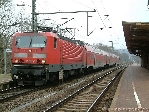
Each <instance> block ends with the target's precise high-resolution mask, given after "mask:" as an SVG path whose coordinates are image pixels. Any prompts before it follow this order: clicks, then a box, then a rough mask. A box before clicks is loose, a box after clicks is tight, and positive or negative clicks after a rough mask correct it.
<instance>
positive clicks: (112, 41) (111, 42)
mask: <svg viewBox="0 0 149 112" xmlns="http://www.w3.org/2000/svg"><path fill="white" fill-rule="evenodd" d="M109 42H111V43H112V49H114V47H113V41H109Z"/></svg>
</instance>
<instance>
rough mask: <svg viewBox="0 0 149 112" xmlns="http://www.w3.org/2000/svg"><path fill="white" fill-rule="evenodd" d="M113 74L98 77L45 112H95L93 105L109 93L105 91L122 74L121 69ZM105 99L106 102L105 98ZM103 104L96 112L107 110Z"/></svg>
mask: <svg viewBox="0 0 149 112" xmlns="http://www.w3.org/2000/svg"><path fill="white" fill-rule="evenodd" d="M111 72H112V71H111ZM111 72H110V73H111ZM115 72H116V73H111V74H110V73H107V74H105V75H103V76H101V77H99V78H98V79H97V80H94V81H93V82H91V83H89V84H88V85H86V86H84V87H82V88H81V89H80V90H77V92H75V93H74V94H71V95H69V96H68V97H67V98H65V99H63V100H62V101H60V102H59V103H57V104H56V105H54V106H52V107H50V108H47V109H46V110H45V112H49V111H50V112H51V111H56V112H72V111H77V112H79V111H81V112H90V111H92V110H93V109H94V111H95V104H96V103H97V102H99V100H100V101H101V99H103V96H105V94H106V93H108V94H109V93H111V92H107V91H108V89H110V88H111V87H112V84H113V83H114V81H115V80H116V79H117V77H119V74H120V73H121V72H122V69H120V70H116V71H115ZM108 74H110V75H108ZM112 90H113V89H112ZM105 99H106V100H107V97H106V98H105ZM108 99H109V98H108ZM111 101H112V100H111ZM103 102H104V104H105V100H104V101H103V100H102V101H101V103H100V104H102V103H103ZM100 104H98V105H100ZM104 104H103V105H101V106H99V107H98V109H97V108H96V111H97V110H99V111H101V110H102V109H104V108H106V109H107V108H108V106H106V107H104V106H105V105H104Z"/></svg>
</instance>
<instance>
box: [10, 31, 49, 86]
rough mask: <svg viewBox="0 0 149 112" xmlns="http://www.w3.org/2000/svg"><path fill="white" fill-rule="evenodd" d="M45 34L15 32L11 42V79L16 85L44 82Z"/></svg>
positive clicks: (40, 83)
mask: <svg viewBox="0 0 149 112" xmlns="http://www.w3.org/2000/svg"><path fill="white" fill-rule="evenodd" d="M46 41H47V38H46V36H44V35H42V34H40V33H17V34H16V35H15V36H14V38H13V42H12V60H11V61H12V65H13V67H12V69H11V74H12V79H13V80H16V81H17V82H18V85H31V84H33V85H42V84H43V83H45V82H46V80H45V79H46V75H45V74H46V66H47V64H46V55H47V51H46Z"/></svg>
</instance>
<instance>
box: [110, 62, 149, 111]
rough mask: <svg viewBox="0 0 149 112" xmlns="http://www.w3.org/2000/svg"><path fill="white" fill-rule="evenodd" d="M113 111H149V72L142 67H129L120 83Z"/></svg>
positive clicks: (111, 109) (111, 108)
mask: <svg viewBox="0 0 149 112" xmlns="http://www.w3.org/2000/svg"><path fill="white" fill-rule="evenodd" d="M109 110H110V111H111V112H112V111H124V112H126V111H128V110H129V112H135V111H136V112H146V111H149V70H146V69H144V68H142V67H140V65H136V64H135V65H131V66H128V67H127V68H126V70H125V72H124V74H123V76H122V78H121V80H120V82H119V86H118V88H117V91H116V93H115V96H114V99H113V101H112V105H111V107H110V109H109Z"/></svg>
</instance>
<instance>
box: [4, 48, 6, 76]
mask: <svg viewBox="0 0 149 112" xmlns="http://www.w3.org/2000/svg"><path fill="white" fill-rule="evenodd" d="M4 74H5V75H6V49H4Z"/></svg>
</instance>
